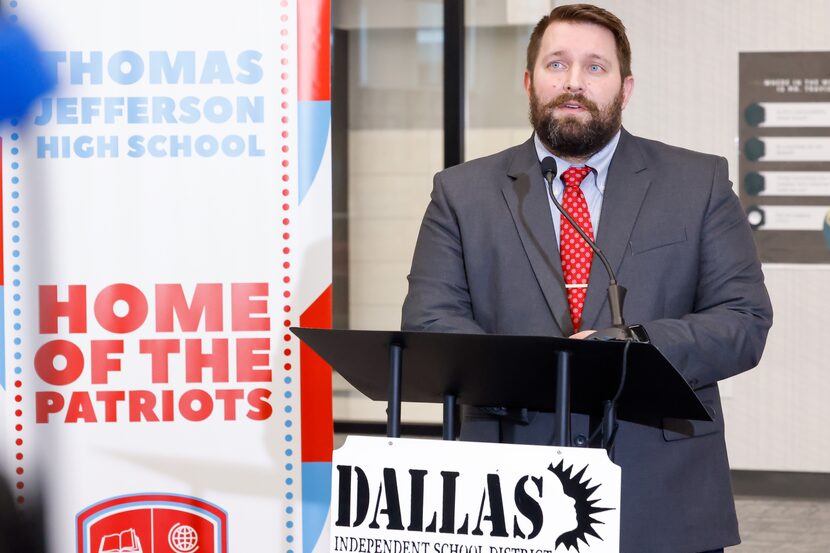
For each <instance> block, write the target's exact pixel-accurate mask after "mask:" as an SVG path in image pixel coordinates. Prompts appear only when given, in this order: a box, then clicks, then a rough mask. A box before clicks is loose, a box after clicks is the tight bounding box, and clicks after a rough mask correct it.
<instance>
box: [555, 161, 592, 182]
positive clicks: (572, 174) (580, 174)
mask: <svg viewBox="0 0 830 553" xmlns="http://www.w3.org/2000/svg"><path fill="white" fill-rule="evenodd" d="M590 172H591V168H590V167H588V166H587V165H585V166H584V167H569V168H568V170H567V171H565V172H564V173H562V182H563V183H565V186H579V185H580V184H582V181H583V180H585V177H587V176H588V173H590Z"/></svg>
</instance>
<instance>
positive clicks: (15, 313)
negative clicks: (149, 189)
mask: <svg viewBox="0 0 830 553" xmlns="http://www.w3.org/2000/svg"><path fill="white" fill-rule="evenodd" d="M9 6H10V7H12V8H14V7H17V2H15V1H14V0H12V2H10V3H9ZM13 18H14V19H13ZM9 19H10V20H12V21H13V20H16V18H15V16H14V15H11V16H9ZM10 123H11V126H12V127H13V128H14V129H16V128H17V126H18V121H17V120H16V119H12V120H11V121H10ZM9 138H11V149H10V150H9V152H10V153H11V156H12V157H11V159H12V162H11V164H10V165H9V167H10V168H11V178H10V179H9V181H10V182H11V194H10V196H11V202H10V204H11V212H12V220H11V227H12V236H11V240H12V244H13V246H12V251H11V254H12V258H13V264H12V275H13V276H12V282H11V284H12V288H13V290H14V294H13V295H12V306H13V307H12V310H11V314H12V321H13V322H12V329H13V333H12V336H14V338H13V343H14V349H15V350H16V351H15V352H14V365H15V366H14V382H13V384H12V385H13V386H14V405H15V408H14V417H15V425H14V432H15V433H14V445H15V448H14V452H15V454H14V458H15V461H16V465H17V467H15V475H16V479H15V484H14V487H15V493H16V494H17V495H16V500H17V502H18V503H23V502H24V501H25V500H26V498H25V494H24V492H23V489H24V488H25V486H26V483H25V481H24V478H23V474H24V472H25V471H24V469H23V390H22V388H23V377H22V373H23V368H22V367H21V362H20V361H21V359H22V358H23V354H22V353H21V352H20V346H21V344H22V343H23V340H22V339H21V337H20V329H21V328H22V325H21V322H20V315H21V313H22V312H21V310H20V300H21V296H20V240H21V238H20V190H19V188H20V176H19V172H20V161H19V160H20V157H19V156H20V135H19V134H18V132H17V130H14V131H13V132H12V134H11V136H10V137H9ZM0 262H2V261H0Z"/></svg>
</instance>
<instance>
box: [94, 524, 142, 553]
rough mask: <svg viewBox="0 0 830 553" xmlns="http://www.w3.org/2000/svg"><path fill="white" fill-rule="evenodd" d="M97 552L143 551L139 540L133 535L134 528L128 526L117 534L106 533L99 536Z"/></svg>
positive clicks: (123, 552)
mask: <svg viewBox="0 0 830 553" xmlns="http://www.w3.org/2000/svg"><path fill="white" fill-rule="evenodd" d="M98 553H144V552H143V551H142V550H141V540H139V539H138V536H136V535H135V528H130V529H128V530H124V531H123V532H119V533H118V534H106V535H105V536H104V537H103V538H101V544H100V545H99V546H98Z"/></svg>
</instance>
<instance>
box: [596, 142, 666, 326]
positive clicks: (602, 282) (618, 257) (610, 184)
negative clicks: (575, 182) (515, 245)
mask: <svg viewBox="0 0 830 553" xmlns="http://www.w3.org/2000/svg"><path fill="white" fill-rule="evenodd" d="M649 183H650V177H649V172H648V171H647V170H646V163H645V160H644V159H643V155H642V152H641V151H640V149H639V148H638V147H637V144H636V143H635V139H634V137H632V136H631V135H630V134H629V133H628V132H627V131H626V130H625V129H623V130H622V134H621V136H620V141H619V143H618V144H617V150H616V151H615V152H614V158H613V159H612V161H611V166H610V167H609V169H608V178H607V179H606V181H605V192H604V194H603V198H602V213H601V214H600V220H599V235H598V236H597V245H598V246H599V247H600V248H601V249H602V251H603V252H604V253H605V257H606V258H607V259H608V263H609V264H610V265H611V268H612V269H614V272H615V273H617V272H619V268H620V264H621V263H622V259H623V256H624V255H625V251H626V248H627V247H628V242H629V239H630V237H631V231H632V229H633V228H634V223H635V222H636V221H637V215H638V214H639V212H640V207H641V206H642V204H643V200H644V199H645V196H646V192H647V191H648V187H649ZM588 282H589V286H588V293H587V296H586V298H585V306H584V307H583V309H582V328H583V329H591V328H595V325H596V323H597V319H598V318H599V315H600V312H601V311H602V309H604V308H605V307H604V306H605V305H606V304H607V303H608V294H607V288H608V274H607V273H606V271H605V267H603V265H602V262H601V261H600V260H599V258H598V257H596V256H594V261H593V264H592V266H591V275H590V278H589V281H588ZM619 284H620V285H622V286H625V283H624V282H620V283H619ZM605 309H607V308H605Z"/></svg>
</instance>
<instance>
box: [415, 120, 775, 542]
mask: <svg viewBox="0 0 830 553" xmlns="http://www.w3.org/2000/svg"><path fill="white" fill-rule="evenodd" d="M597 243H598V244H599V246H600V247H601V248H602V249H603V251H604V252H605V255H606V256H607V257H608V261H609V262H610V264H611V265H612V267H613V268H614V270H615V271H616V273H617V279H618V281H619V282H620V284H621V285H623V286H625V287H626V288H628V296H627V298H626V306H625V317H626V320H627V321H628V322H629V323H641V324H643V325H644V326H645V328H646V330H647V331H648V333H649V335H650V337H651V340H652V342H653V343H654V344H655V346H656V347H657V348H658V349H659V350H660V351H661V352H662V353H663V354H664V355H665V356H666V358H667V359H668V360H669V361H671V362H672V363H673V364H674V366H675V367H677V369H678V370H679V371H680V372H681V373H682V374H683V376H684V377H685V378H686V380H687V381H688V383H689V384H690V385H691V386H692V387H693V388H694V389H695V390H696V392H697V394H698V396H699V397H700V399H701V401H702V402H703V403H704V405H706V407H707V409H709V410H710V413H711V414H712V415H713V416H714V419H715V421H714V422H710V423H700V422H695V421H686V420H676V419H672V420H668V419H666V420H654V421H650V422H646V423H645V424H636V423H630V422H621V423H620V428H619V431H618V435H617V439H616V458H615V462H617V463H618V464H619V465H620V466H621V467H622V475H623V476H622V498H623V499H622V500H623V505H622V512H621V517H622V518H621V524H622V530H621V533H622V535H621V540H622V541H621V543H622V547H621V551H622V552H623V553H695V552H699V551H706V550H709V549H715V548H719V547H723V546H728V545H733V544H736V543H738V542H739V541H740V539H739V536H738V527H737V520H736V516H735V508H734V502H733V499H732V492H731V486H730V478H729V464H728V460H727V456H726V447H725V444H724V436H723V418H722V411H721V404H720V396H719V393H718V387H717V381H718V380H721V379H724V378H727V377H730V376H733V375H735V374H738V373H740V372H742V371H745V370H747V369H750V368H752V367H754V366H755V365H756V364H757V363H758V360H759V358H760V356H761V352H762V350H763V347H764V343H765V341H766V335H767V331H768V330H769V327H770V325H771V323H772V309H771V306H770V302H769V297H768V295H767V291H766V288H765V287H764V281H763V274H762V273H761V267H760V263H759V261H758V256H757V253H756V249H755V245H754V242H753V239H752V235H751V231H750V228H749V226H748V224H747V222H746V217H745V215H744V212H743V210H742V209H741V206H740V204H739V202H738V199H737V197H736V196H735V194H734V193H733V191H732V187H731V184H730V182H729V178H728V170H727V164H726V160H725V159H723V158H718V157H715V156H710V155H705V154H700V153H696V152H692V151H688V150H683V149H680V148H675V147H671V146H667V145H665V144H662V143H659V142H654V141H651V140H645V139H642V138H638V137H634V136H632V135H631V134H629V133H628V132H626V131H625V130H623V131H622V136H621V137H620V141H619V144H618V146H617V150H616V152H615V154H614V158H613V160H612V162H611V166H610V168H609V173H608V179H607V184H606V188H605V193H604V197H603V204H602V213H601V217H600V221H599V229H598V232H597ZM607 285H608V276H607V275H606V273H605V270H604V268H603V266H602V264H601V263H599V262H598V260H596V261H595V262H594V263H593V266H592V269H591V275H590V280H589V288H588V292H587V297H586V301H585V307H584V310H583V324H582V328H583V329H590V328H594V329H599V328H605V327H608V326H610V323H611V321H610V313H609V310H608V305H607V299H606V287H607ZM402 326H403V328H404V329H407V330H427V331H435V332H467V333H494V334H520V335H546V336H568V335H570V334H571V333H572V332H573V328H572V325H571V322H570V318H569V316H568V303H567V298H566V294H565V287H564V281H563V277H562V268H561V264H560V260H559V252H558V247H557V244H556V239H555V234H554V230H553V223H552V221H551V213H550V209H549V206H548V199H547V196H546V191H545V187H544V181H543V180H542V176H541V172H540V166H539V161H538V159H537V157H536V151H535V149H534V146H533V140H532V139H531V140H528V141H527V142H525V143H524V144H521V145H519V146H515V147H513V148H509V149H507V150H505V151H503V152H500V153H497V154H495V155H492V156H488V157H485V158H481V159H477V160H474V161H470V162H468V163H464V164H462V165H459V166H456V167H452V168H450V169H447V170H445V171H442V172H440V173H438V174H437V175H436V176H435V183H434V189H433V192H432V201H431V202H430V204H429V207H428V208H427V211H426V214H425V216H424V220H423V223H422V226H421V231H420V234H419V236H418V242H417V245H416V248H415V255H414V258H413V262H412V271H411V273H410V275H409V293H408V295H407V297H406V301H405V303H404V306H403V325H402ZM573 424H574V435H575V436H576V439H577V440H579V439H580V437H583V438H584V436H586V435H588V432H589V430H590V428H589V421H588V420H587V417H582V416H576V417H575V419H574V422H573ZM461 436H462V439H469V440H476V441H505V442H515V443H529V444H551V443H552V442H553V439H554V434H553V418H552V415H551V414H550V413H533V412H531V413H529V415H528V417H527V419H526V420H517V419H515V418H510V417H499V416H495V415H492V414H490V413H489V412H488V411H482V410H478V409H470V410H467V411H466V412H465V413H464V417H463V422H462V430H461ZM580 441H581V440H580Z"/></svg>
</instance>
